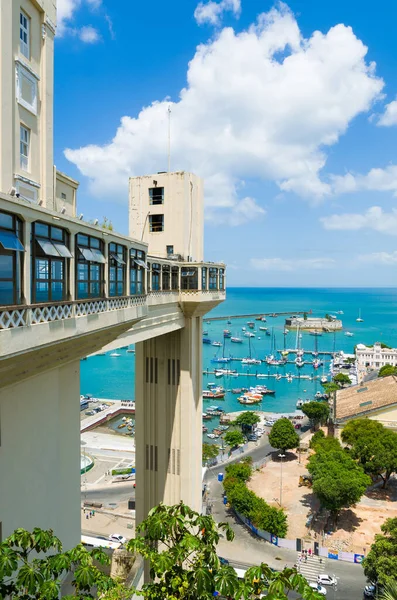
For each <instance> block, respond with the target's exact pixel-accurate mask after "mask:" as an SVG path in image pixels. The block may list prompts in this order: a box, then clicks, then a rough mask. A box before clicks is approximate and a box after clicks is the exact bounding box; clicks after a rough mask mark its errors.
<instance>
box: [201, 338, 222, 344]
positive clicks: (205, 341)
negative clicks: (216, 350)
mask: <svg viewBox="0 0 397 600" xmlns="http://www.w3.org/2000/svg"><path fill="white" fill-rule="evenodd" d="M210 343H211V340H210V339H209V338H205V337H203V344H210ZM221 345H222V344H221Z"/></svg>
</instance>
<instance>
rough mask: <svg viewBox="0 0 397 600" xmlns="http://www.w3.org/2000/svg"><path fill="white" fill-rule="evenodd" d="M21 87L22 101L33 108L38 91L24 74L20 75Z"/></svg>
mask: <svg viewBox="0 0 397 600" xmlns="http://www.w3.org/2000/svg"><path fill="white" fill-rule="evenodd" d="M20 81H21V83H20V85H21V96H22V99H23V100H24V101H25V102H26V103H27V104H29V106H33V105H34V103H35V97H36V90H35V85H34V83H33V82H32V81H31V80H30V79H28V78H27V77H26V76H25V74H24V73H20Z"/></svg>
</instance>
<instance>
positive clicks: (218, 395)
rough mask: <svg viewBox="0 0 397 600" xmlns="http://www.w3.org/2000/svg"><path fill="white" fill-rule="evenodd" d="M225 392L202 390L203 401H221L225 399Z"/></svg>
mask: <svg viewBox="0 0 397 600" xmlns="http://www.w3.org/2000/svg"><path fill="white" fill-rule="evenodd" d="M225 393H226V392H221V391H220V390H217V389H215V390H203V399H205V400H221V399H222V398H224V397H225Z"/></svg>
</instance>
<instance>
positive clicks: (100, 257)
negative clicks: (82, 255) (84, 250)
mask: <svg viewBox="0 0 397 600" xmlns="http://www.w3.org/2000/svg"><path fill="white" fill-rule="evenodd" d="M91 252H92V255H93V257H94V260H95V262H97V263H101V264H105V262H106V260H105V257H104V256H103V254H102V252H101V251H100V250H97V249H96V248H92V249H91Z"/></svg>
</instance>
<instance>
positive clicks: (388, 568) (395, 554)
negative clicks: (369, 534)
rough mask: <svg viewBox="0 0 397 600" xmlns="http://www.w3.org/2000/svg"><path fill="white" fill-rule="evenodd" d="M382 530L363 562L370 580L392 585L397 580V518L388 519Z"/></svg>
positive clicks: (379, 583)
mask: <svg viewBox="0 0 397 600" xmlns="http://www.w3.org/2000/svg"><path fill="white" fill-rule="evenodd" d="M381 530H382V534H378V535H376V536H375V541H374V543H373V544H372V546H371V550H370V551H369V552H368V554H367V556H366V557H365V558H364V560H363V563H362V564H363V568H364V573H365V575H366V577H368V579H369V580H370V581H375V582H377V583H378V585H381V586H383V585H392V584H396V582H397V518H393V519H386V521H385V522H384V523H383V525H382V526H381Z"/></svg>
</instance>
